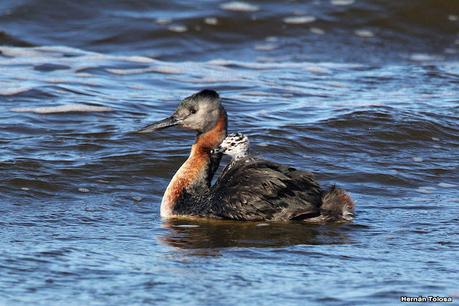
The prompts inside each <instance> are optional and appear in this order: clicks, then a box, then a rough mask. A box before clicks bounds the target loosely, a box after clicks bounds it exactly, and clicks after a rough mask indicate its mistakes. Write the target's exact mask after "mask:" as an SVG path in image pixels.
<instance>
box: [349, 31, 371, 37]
mask: <svg viewBox="0 0 459 306" xmlns="http://www.w3.org/2000/svg"><path fill="white" fill-rule="evenodd" d="M354 33H355V35H357V36H359V37H363V38H370V37H374V36H375V35H374V34H373V32H371V31H370V30H355V31H354Z"/></svg>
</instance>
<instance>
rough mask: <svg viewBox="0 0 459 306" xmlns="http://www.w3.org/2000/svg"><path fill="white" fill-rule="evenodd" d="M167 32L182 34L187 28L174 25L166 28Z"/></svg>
mask: <svg viewBox="0 0 459 306" xmlns="http://www.w3.org/2000/svg"><path fill="white" fill-rule="evenodd" d="M167 29H168V30H169V31H172V32H177V33H184V32H186V31H188V28H187V27H186V26H184V25H179V24H174V25H171V26H169V27H168V28H167Z"/></svg>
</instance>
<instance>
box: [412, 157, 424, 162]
mask: <svg viewBox="0 0 459 306" xmlns="http://www.w3.org/2000/svg"><path fill="white" fill-rule="evenodd" d="M413 161H415V162H418V163H420V162H423V161H424V158H422V157H413Z"/></svg>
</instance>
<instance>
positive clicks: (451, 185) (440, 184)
mask: <svg viewBox="0 0 459 306" xmlns="http://www.w3.org/2000/svg"><path fill="white" fill-rule="evenodd" d="M438 186H439V187H443V188H453V187H456V186H457V185H454V184H449V183H439V184H438Z"/></svg>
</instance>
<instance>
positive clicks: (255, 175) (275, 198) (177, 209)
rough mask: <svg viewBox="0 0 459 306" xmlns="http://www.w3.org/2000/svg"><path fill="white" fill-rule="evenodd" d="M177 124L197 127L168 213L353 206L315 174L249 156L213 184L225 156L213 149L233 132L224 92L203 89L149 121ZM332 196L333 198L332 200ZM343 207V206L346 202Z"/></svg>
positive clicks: (277, 217)
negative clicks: (163, 116)
mask: <svg viewBox="0 0 459 306" xmlns="http://www.w3.org/2000/svg"><path fill="white" fill-rule="evenodd" d="M171 126H181V127H184V128H187V129H191V130H194V131H196V133H197V134H196V140H195V143H194V144H193V145H192V147H191V152H190V155H189V157H188V159H187V160H186V161H185V162H184V163H183V165H182V166H181V167H180V168H179V170H178V171H177V172H176V173H175V175H174V177H173V178H172V180H171V181H170V183H169V185H168V187H167V189H166V191H165V193H164V196H163V199H162V202H161V216H162V217H164V218H171V217H180V216H196V217H208V218H218V219H232V220H244V221H257V220H267V221H290V220H307V219H313V218H315V219H317V218H320V216H321V211H323V210H324V209H330V207H328V206H332V208H335V209H336V207H335V206H336V204H333V205H332V202H333V203H344V202H345V203H346V205H349V206H353V204H352V200H351V198H350V197H349V196H348V195H347V194H346V193H344V191H341V190H340V189H336V188H334V189H333V190H338V191H339V192H338V193H336V195H335V193H333V195H332V196H330V193H329V192H328V193H327V192H325V191H323V190H322V189H321V188H320V186H319V183H318V182H317V181H315V179H314V177H313V175H312V174H311V173H308V172H303V171H299V170H296V169H294V168H292V167H288V166H284V165H280V164H277V163H273V162H270V161H264V160H259V159H253V158H251V157H246V158H243V159H241V160H239V161H238V162H237V165H235V166H233V167H231V169H229V170H228V171H226V173H224V174H223V175H222V176H220V177H219V178H218V181H217V183H216V184H215V185H214V186H211V181H212V176H213V174H214V171H215V169H216V168H217V167H216V166H218V164H219V162H220V158H219V157H218V156H217V157H215V154H212V153H213V151H214V150H215V149H216V148H218V147H219V145H220V144H221V143H222V142H223V140H224V139H225V137H226V135H227V116H226V111H225V109H224V108H223V105H222V104H221V102H220V97H219V95H218V94H217V93H216V92H215V91H213V90H202V91H200V92H198V93H196V94H193V95H191V96H189V97H187V98H185V99H184V100H183V101H182V102H181V103H180V105H179V106H178V108H177V109H176V111H175V112H174V113H173V114H172V116H170V117H168V118H166V119H163V120H161V121H158V122H155V123H153V124H151V125H148V126H146V127H145V128H143V129H142V130H140V131H139V132H141V133H149V132H152V131H156V130H160V129H164V128H167V127H171ZM328 198H331V200H333V201H326V200H327V199H328ZM341 206H342V205H341Z"/></svg>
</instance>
